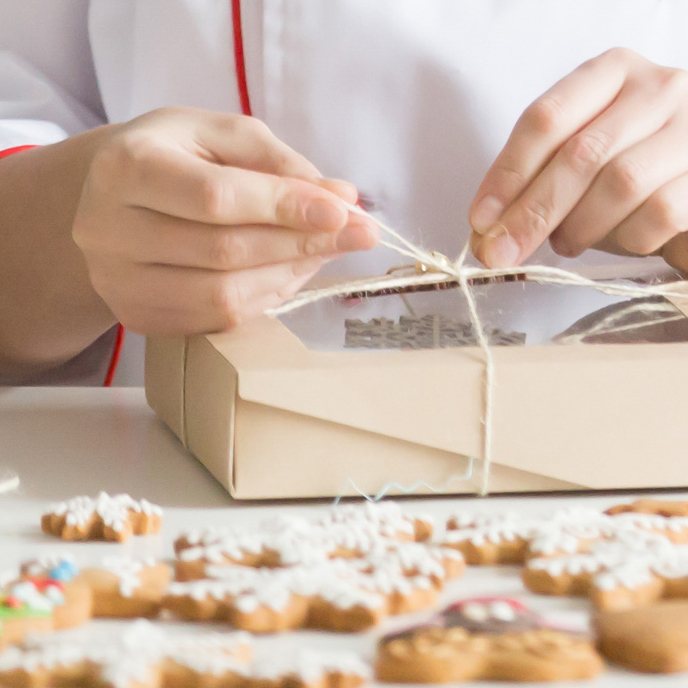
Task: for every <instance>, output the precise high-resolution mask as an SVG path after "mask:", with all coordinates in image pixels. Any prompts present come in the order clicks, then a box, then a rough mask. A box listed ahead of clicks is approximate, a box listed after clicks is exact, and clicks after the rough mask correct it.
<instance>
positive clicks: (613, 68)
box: [469, 49, 642, 234]
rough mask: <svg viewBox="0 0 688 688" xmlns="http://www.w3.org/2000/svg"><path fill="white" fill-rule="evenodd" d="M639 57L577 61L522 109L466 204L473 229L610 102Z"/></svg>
mask: <svg viewBox="0 0 688 688" xmlns="http://www.w3.org/2000/svg"><path fill="white" fill-rule="evenodd" d="M638 59H642V58H639V57H638V56H636V55H634V54H633V53H630V51H626V50H623V49H614V50H610V51H608V52H606V53H604V54H602V55H600V56H599V57H597V58H595V59H593V60H590V61H588V62H585V63H584V64H582V65H581V66H580V67H578V68H577V69H576V70H574V71H573V72H571V74H569V75H567V76H566V77H564V78H563V79H562V80H561V81H559V82H558V83H556V84H555V85H554V86H553V87H552V88H551V89H549V90H548V91H547V92H546V93H544V94H543V95H542V96H541V97H540V98H538V99H537V100H536V101H535V102H534V103H532V105H530V106H529V107H528V108H527V109H526V110H525V112H524V113H523V115H522V116H521V117H520V118H519V120H518V122H517V123H516V126H515V127H514V130H513V132H512V133H511V135H510V136H509V139H508V141H507V143H506V145H505V147H504V149H503V150H502V151H501V153H500V154H499V155H498V156H497V158H496V160H495V162H494V163H493V165H492V166H491V167H490V169H489V170H488V172H487V174H486V175H485V178H484V180H483V182H482V183H481V185H480V187H479V188H478V191H477V193H476V195H475V198H474V200H473V203H472V204H471V209H470V212H469V218H470V223H471V226H472V227H473V229H474V231H476V232H478V233H480V234H482V233H484V232H486V231H487V230H488V229H489V228H490V227H491V226H492V225H493V224H494V223H495V222H496V221H497V219H498V218H499V217H500V216H501V215H502V212H503V211H504V209H505V208H507V207H508V206H509V205H511V203H512V202H513V201H514V200H515V199H516V198H517V197H518V195H519V194H520V193H521V192H522V191H523V190H524V189H525V188H526V187H527V186H528V184H530V182H531V181H532V180H533V179H534V178H535V176H536V175H537V174H538V173H539V172H540V170H541V169H542V168H543V167H544V166H545V165H546V164H547V162H548V161H549V160H550V159H551V158H552V156H553V155H554V154H555V152H556V151H557V150H558V149H559V148H560V147H561V146H562V144H563V143H564V142H565V141H567V140H568V139H569V138H571V137H572V136H573V135H574V134H575V133H576V132H577V131H579V130H580V129H581V128H583V127H584V126H585V125H586V124H587V123H588V122H590V121H591V120H592V119H593V118H594V117H595V116H597V115H598V114H599V113H600V112H601V111H603V110H605V109H606V108H607V107H608V106H609V105H611V103H612V102H613V101H614V99H615V98H616V97H617V95H618V94H619V91H620V90H621V88H622V86H623V84H624V81H625V79H626V77H627V75H628V71H629V68H630V65H631V64H632V63H634V62H635V61H637V60H638Z"/></svg>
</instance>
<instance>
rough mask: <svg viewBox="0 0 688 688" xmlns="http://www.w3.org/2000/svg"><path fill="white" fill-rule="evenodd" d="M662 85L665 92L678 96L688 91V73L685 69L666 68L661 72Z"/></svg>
mask: <svg viewBox="0 0 688 688" xmlns="http://www.w3.org/2000/svg"><path fill="white" fill-rule="evenodd" d="M660 79H661V85H662V87H663V89H664V90H666V91H668V92H669V93H676V94H677V95H681V94H684V93H685V92H686V91H688V72H686V71H685V70H683V69H676V68H673V67H665V68H663V69H662V71H661V72H660Z"/></svg>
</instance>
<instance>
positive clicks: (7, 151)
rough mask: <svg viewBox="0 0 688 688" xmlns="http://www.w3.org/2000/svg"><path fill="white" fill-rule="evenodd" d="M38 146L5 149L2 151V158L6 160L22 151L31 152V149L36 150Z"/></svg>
mask: <svg viewBox="0 0 688 688" xmlns="http://www.w3.org/2000/svg"><path fill="white" fill-rule="evenodd" d="M36 147H37V144H35V143H32V144H27V145H25V146H14V148H5V150H0V158H6V157H7V156H8V155H14V154H15V153H21V152H22V151H25V150H29V149H30V148H36Z"/></svg>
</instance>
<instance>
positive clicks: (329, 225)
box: [96, 148, 349, 232]
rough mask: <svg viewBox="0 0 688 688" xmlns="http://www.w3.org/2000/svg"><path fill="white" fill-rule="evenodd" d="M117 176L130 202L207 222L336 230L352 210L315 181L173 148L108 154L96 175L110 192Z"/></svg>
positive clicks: (130, 203) (310, 229) (133, 204)
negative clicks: (130, 156)
mask: <svg viewBox="0 0 688 688" xmlns="http://www.w3.org/2000/svg"><path fill="white" fill-rule="evenodd" d="M111 164H113V165H114V166H115V168H118V169H115V170H114V171H113V170H111V169H110V165H111ZM113 179H120V180H123V181H122V182H121V183H122V186H123V193H124V196H125V198H126V199H127V202H128V204H129V205H131V206H135V207H143V208H149V209H151V210H157V211H158V212H161V213H165V214H167V215H173V216H176V217H181V218H185V219H187V220H196V221H198V222H204V223H208V224H221V225H239V224H267V225H277V226H284V227H289V228H291V229H298V230H301V231H320V232H334V231H338V230H340V229H342V228H343V227H344V225H345V224H346V223H347V220H348V215H349V214H348V211H347V210H346V208H345V206H344V204H343V202H342V200H341V199H340V198H338V197H337V196H336V195H335V194H333V193H332V192H330V191H328V190H326V189H323V188H321V187H319V186H318V185H316V184H312V183H310V182H307V181H303V180H300V179H292V178H287V177H278V176H275V175H271V174H264V173H261V172H255V171H253V170H244V169H240V168H237V167H225V166H221V165H216V164H213V163H211V162H208V161H206V160H202V159H201V158H199V157H197V156H194V155H190V154H188V153H186V152H184V151H180V150H173V149H170V148H149V149H147V150H144V151H138V153H137V158H136V160H135V161H132V160H129V161H127V160H124V161H122V160H115V161H114V162H113V161H110V160H106V161H105V162H104V163H101V164H100V165H99V166H98V169H97V175H96V181H97V183H100V184H101V185H102V191H103V192H107V190H108V188H109V187H111V186H112V183H113V182H112V180H113ZM117 191H118V193H119V192H121V191H120V189H118V190H117Z"/></svg>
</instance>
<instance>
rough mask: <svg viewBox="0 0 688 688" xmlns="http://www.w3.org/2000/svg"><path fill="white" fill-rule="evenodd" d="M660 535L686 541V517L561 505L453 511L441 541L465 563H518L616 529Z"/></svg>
mask: <svg viewBox="0 0 688 688" xmlns="http://www.w3.org/2000/svg"><path fill="white" fill-rule="evenodd" d="M628 531H632V532H636V531H637V532H642V533H650V534H654V535H661V536H664V537H666V538H668V539H669V540H671V541H673V542H684V541H688V518H686V517H682V516H664V515H662V514H660V513H652V514H649V513H636V512H629V511H618V513H617V512H615V513H614V514H608V513H600V512H599V511H595V510H593V509H585V508H583V509H581V508H575V509H563V510H559V511H555V512H553V513H550V514H545V515H541V516H529V515H520V514H516V513H502V514H500V513H497V514H482V515H481V514H479V515H474V514H458V515H455V516H453V517H452V518H450V519H449V521H448V522H447V528H446V533H445V535H444V538H443V541H442V544H443V545H444V546H445V547H453V548H455V549H457V550H458V551H460V552H461V553H462V554H463V556H464V557H465V559H466V562H467V563H468V564H474V565H487V564H521V563H523V562H525V561H527V560H528V559H529V558H531V557H542V556H548V557H549V556H557V555H562V554H573V553H575V552H578V551H582V550H585V549H586V548H587V547H589V546H590V545H591V544H593V543H595V542H597V541H599V540H602V539H609V538H614V537H616V536H617V534H619V533H624V532H628Z"/></svg>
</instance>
